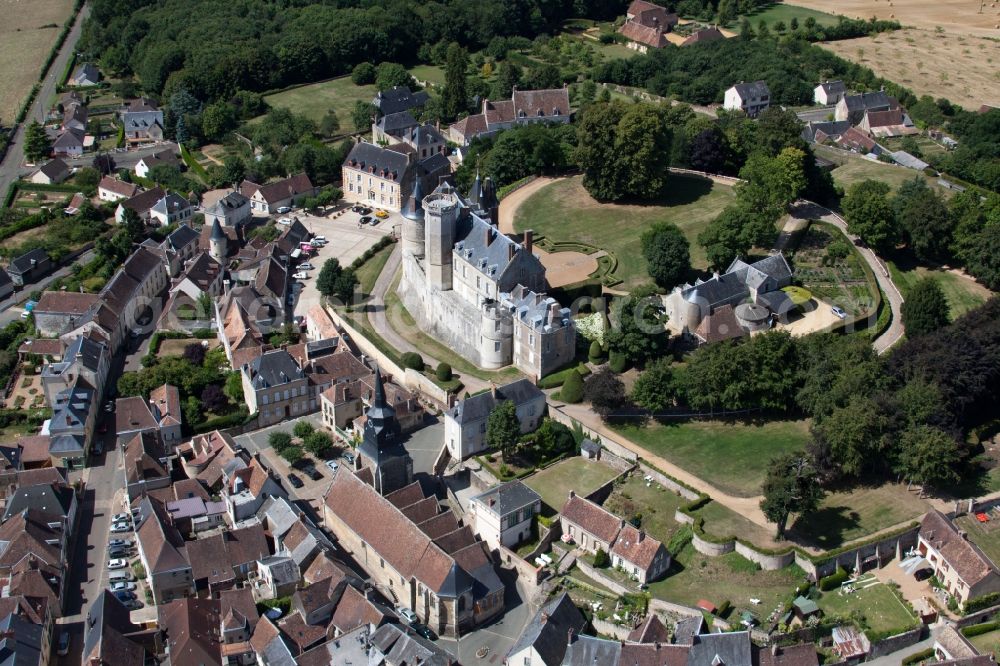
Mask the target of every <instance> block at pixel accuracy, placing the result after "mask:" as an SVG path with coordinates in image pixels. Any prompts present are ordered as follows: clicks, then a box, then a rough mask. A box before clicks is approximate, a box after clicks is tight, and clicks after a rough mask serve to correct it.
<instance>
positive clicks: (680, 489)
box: [639, 462, 701, 524]
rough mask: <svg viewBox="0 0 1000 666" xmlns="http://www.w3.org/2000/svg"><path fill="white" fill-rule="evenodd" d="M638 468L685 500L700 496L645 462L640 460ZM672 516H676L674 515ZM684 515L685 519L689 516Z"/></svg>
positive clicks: (692, 499) (690, 521) (685, 521)
mask: <svg viewBox="0 0 1000 666" xmlns="http://www.w3.org/2000/svg"><path fill="white" fill-rule="evenodd" d="M639 469H640V470H641V471H642V473H643V474H645V475H647V476H649V477H650V478H652V479H653V480H654V481H656V482H657V483H659V484H660V485H661V486H663V487H664V488H669V489H670V490H673V491H674V492H675V493H677V494H678V495H680V496H681V497H683V498H684V499H686V500H691V501H692V502H693V501H694V500H696V499H699V498H700V497H701V495H699V494H698V493H697V492H695V491H694V490H691V489H690V488H688V487H686V486H683V485H681V484H680V482H678V481H674V480H673V479H671V478H670V477H669V476H667V475H666V474H664V473H663V472H660V471H658V470H655V469H653V468H652V467H650V466H649V465H646V464H644V463H642V462H640V463H639ZM678 513H679V512H678ZM682 515H683V514H682ZM674 517H675V518H677V516H676V515H675V516H674ZM684 517H685V518H687V519H690V516H684ZM679 522H684V523H687V524H690V523H692V522H694V521H693V520H683V521H679Z"/></svg>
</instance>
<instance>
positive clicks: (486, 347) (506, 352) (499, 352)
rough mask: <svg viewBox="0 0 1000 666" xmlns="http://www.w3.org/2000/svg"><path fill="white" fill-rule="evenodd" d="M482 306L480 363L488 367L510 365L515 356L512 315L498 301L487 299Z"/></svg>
mask: <svg viewBox="0 0 1000 666" xmlns="http://www.w3.org/2000/svg"><path fill="white" fill-rule="evenodd" d="M482 308H483V327H482V331H481V333H482V337H481V340H482V342H481V343H480V344H481V347H480V350H479V365H480V366H481V367H483V368H488V369H495V368H502V367H504V366H506V365H510V362H511V358H512V356H513V350H512V347H513V326H512V324H511V319H510V316H509V315H508V314H507V312H506V311H505V310H504V309H503V308H502V307H501V306H500V304H499V303H497V302H496V301H487V302H486V303H484V304H483V306H482Z"/></svg>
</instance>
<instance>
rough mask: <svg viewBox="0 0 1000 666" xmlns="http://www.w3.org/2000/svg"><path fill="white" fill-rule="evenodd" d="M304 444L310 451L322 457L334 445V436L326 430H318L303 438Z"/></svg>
mask: <svg viewBox="0 0 1000 666" xmlns="http://www.w3.org/2000/svg"><path fill="white" fill-rule="evenodd" d="M302 446H303V447H304V448H305V450H306V451H308V452H309V453H311V454H313V455H314V456H316V457H317V458H321V457H323V456H324V455H325V454H326V452H327V451H329V450H330V447H332V446H333V438H332V437H330V433H328V432H326V431H324V430H316V431H314V432H311V433H309V434H308V435H306V437H305V438H303V442H302Z"/></svg>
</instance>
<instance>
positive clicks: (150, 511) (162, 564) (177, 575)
mask: <svg viewBox="0 0 1000 666" xmlns="http://www.w3.org/2000/svg"><path fill="white" fill-rule="evenodd" d="M138 510H139V511H138V513H139V517H138V518H136V520H135V525H136V528H135V536H136V540H135V541H136V546H137V548H138V550H139V558H140V560H141V561H142V566H143V569H145V571H146V582H147V584H148V585H149V589H150V591H151V592H152V594H153V603H155V604H157V605H159V604H165V603H169V602H170V601H173V600H174V599H182V598H184V597H188V596H191V595H193V594H194V593H195V588H194V575H193V573H192V570H191V564H190V562H188V559H187V548H186V547H185V545H184V539H183V537H181V534H180V532H178V531H177V528H176V527H174V526H173V525H172V524H171V523H170V519H169V517H168V516H167V513H166V509H165V508H164V507H163V505H162V504H160V503H159V502H158V501H157V500H155V499H152V498H151V497H148V496H147V497H144V498H142V499H141V500H140V501H139V504H138Z"/></svg>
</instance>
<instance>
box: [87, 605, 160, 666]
mask: <svg viewBox="0 0 1000 666" xmlns="http://www.w3.org/2000/svg"><path fill="white" fill-rule="evenodd" d="M130 615H131V614H130V612H129V610H128V609H127V608H125V605H124V604H123V603H122V602H121V601H119V600H118V599H117V598H116V597H115V596H114V595H113V594H112V593H111V592H110V591H109V590H102V591H100V592H98V597H97V599H95V600H94V603H92V604H91V605H90V609H89V611H88V612H87V621H86V623H85V625H84V637H83V657H84V659H85V660H87V661H86V663H88V664H93V663H97V664H100V666H143V664H144V663H145V657H146V651H145V649H143V647H142V646H141V645H140V644H138V643H137V642H135V641H133V640H131V639H130V638H127V637H126V636H127V635H128V634H132V633H134V632H137V631H139V629H140V627H139V626H138V625H135V624H133V623H132V620H131V618H130Z"/></svg>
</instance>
